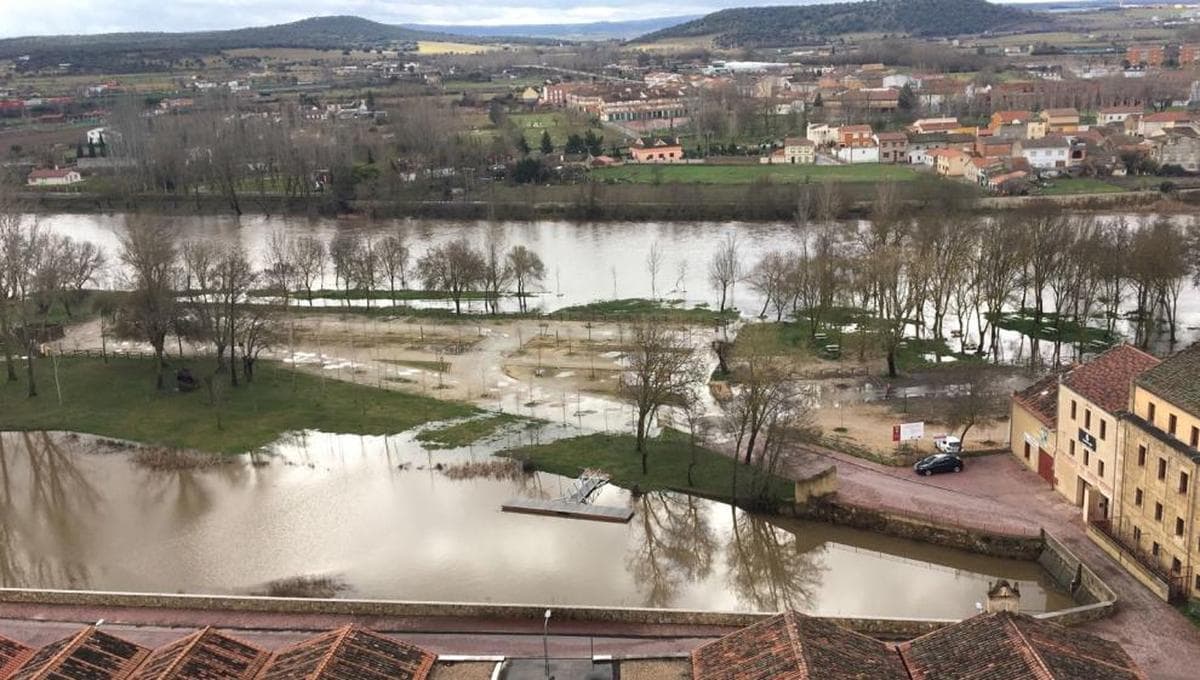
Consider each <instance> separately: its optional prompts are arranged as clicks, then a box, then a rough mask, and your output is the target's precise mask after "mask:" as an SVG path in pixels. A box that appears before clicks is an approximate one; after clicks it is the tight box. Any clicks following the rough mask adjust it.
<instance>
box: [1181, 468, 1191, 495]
mask: <svg viewBox="0 0 1200 680" xmlns="http://www.w3.org/2000/svg"><path fill="white" fill-rule="evenodd" d="M1189 481H1190V480H1189V479H1188V473H1186V472H1180V473H1179V493H1187V490H1188V482H1189Z"/></svg>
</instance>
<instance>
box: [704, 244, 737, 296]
mask: <svg viewBox="0 0 1200 680" xmlns="http://www.w3.org/2000/svg"><path fill="white" fill-rule="evenodd" d="M741 276H742V261H741V254H740V253H739V249H738V241H737V234H734V233H732V232H730V233H729V234H727V235H726V236H725V240H724V241H722V242H721V245H720V246H719V247H718V248H717V252H715V253H713V256H712V259H711V260H710V261H709V263H708V282H709V285H711V286H712V288H713V290H715V291H717V292H718V293H719V294H720V296H721V300H720V304H719V306H718V311H721V312H724V311H725V305H726V302H728V303H729V304H730V306H732V304H733V302H732V298H733V287H734V285H735V284H736V283H737V281H738V279H740V278H741Z"/></svg>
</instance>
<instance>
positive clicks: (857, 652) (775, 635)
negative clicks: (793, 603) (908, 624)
mask: <svg viewBox="0 0 1200 680" xmlns="http://www.w3.org/2000/svg"><path fill="white" fill-rule="evenodd" d="M692 678H693V680H809V679H810V678H811V679H814V680H815V679H816V678H831V679H832V678H838V679H839V680H841V679H859V680H890V679H892V678H894V679H895V680H908V674H907V673H905V671H904V665H903V664H902V663H901V661H900V657H899V656H897V655H896V653H895V651H894V650H893V649H892V648H891V647H889V646H888V645H886V644H884V643H882V642H880V641H878V640H875V639H873V638H869V637H867V636H865V635H860V634H858V633H855V632H853V631H850V630H846V629H845V628H842V627H840V626H838V625H836V624H833V623H831V622H829V621H825V620H823V619H817V618H812V617H809V616H804V615H803V614H798V613H796V612H786V613H783V614H779V615H777V616H773V617H771V618H769V619H767V620H766V621H763V622H761V623H758V624H755V625H753V626H750V627H749V628H744V629H742V630H739V631H737V632H736V633H732V634H730V635H727V636H725V637H723V638H721V639H720V640H717V641H715V642H710V643H708V644H705V645H703V646H701V647H699V648H697V649H696V650H695V651H694V652H692Z"/></svg>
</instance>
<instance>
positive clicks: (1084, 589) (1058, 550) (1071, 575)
mask: <svg viewBox="0 0 1200 680" xmlns="http://www.w3.org/2000/svg"><path fill="white" fill-rule="evenodd" d="M1042 541H1043V543H1044V544H1045V550H1043V551H1042V554H1041V555H1039V556H1038V563H1039V564H1041V565H1042V568H1044V569H1045V570H1046V571H1048V572H1049V573H1050V575H1051V576H1053V577H1054V580H1055V581H1056V582H1057V583H1058V584H1059V585H1060V586H1062V587H1063V588H1065V589H1066V590H1067V591H1068V592H1070V593H1071V595H1072V596H1073V597H1074V598H1075V601H1076V602H1079V603H1081V604H1082V606H1080V607H1073V608H1071V609H1064V610H1062V611H1059V612H1048V613H1046V614H1044V615H1042V617H1041V618H1045V619H1048V620H1051V621H1055V622H1056V623H1061V624H1063V625H1074V624H1076V623H1083V622H1085V621H1092V620H1095V619H1098V618H1103V617H1105V616H1108V615H1109V614H1111V613H1112V612H1113V610H1114V609H1115V608H1116V604H1117V594H1116V593H1115V592H1114V591H1113V589H1112V588H1110V587H1109V586H1108V584H1107V583H1105V582H1104V581H1103V580H1102V579H1101V578H1100V577H1099V576H1097V575H1096V572H1094V571H1092V569H1091V568H1090V567H1088V566H1087V565H1086V564H1084V563H1083V561H1082V560H1080V559H1079V558H1078V557H1076V556H1075V553H1073V552H1071V550H1070V549H1069V548H1067V546H1065V545H1063V544H1062V543H1061V542H1060V541H1059V540H1058V539H1056V538H1054V537H1053V536H1051V535H1050V534H1047V533H1046V532H1045V531H1043V532H1042Z"/></svg>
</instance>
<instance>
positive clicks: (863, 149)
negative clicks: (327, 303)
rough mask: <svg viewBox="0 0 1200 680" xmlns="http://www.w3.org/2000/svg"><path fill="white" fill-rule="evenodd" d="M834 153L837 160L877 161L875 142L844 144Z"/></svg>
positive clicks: (851, 161) (877, 150) (850, 161)
mask: <svg viewBox="0 0 1200 680" xmlns="http://www.w3.org/2000/svg"><path fill="white" fill-rule="evenodd" d="M835 154H836V155H837V158H838V160H840V161H842V162H844V163H878V162H879V147H878V146H877V145H875V144H863V145H856V146H845V147H842V148H840V149H838V150H837V151H836V152H835Z"/></svg>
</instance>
